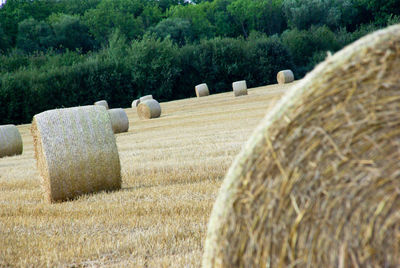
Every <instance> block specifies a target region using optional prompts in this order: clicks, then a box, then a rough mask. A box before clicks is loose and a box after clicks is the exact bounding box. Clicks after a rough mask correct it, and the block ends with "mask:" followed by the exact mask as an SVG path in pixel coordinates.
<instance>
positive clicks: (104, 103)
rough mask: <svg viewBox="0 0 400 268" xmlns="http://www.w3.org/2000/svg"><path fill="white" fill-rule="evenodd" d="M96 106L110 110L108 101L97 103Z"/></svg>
mask: <svg viewBox="0 0 400 268" xmlns="http://www.w3.org/2000/svg"><path fill="white" fill-rule="evenodd" d="M94 105H100V106H104V107H105V108H106V109H107V110H108V109H109V107H108V103H107V101H106V100H101V101H96V102H95V103H94Z"/></svg>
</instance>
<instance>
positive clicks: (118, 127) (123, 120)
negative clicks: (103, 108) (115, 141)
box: [108, 108, 129, 134]
mask: <svg viewBox="0 0 400 268" xmlns="http://www.w3.org/2000/svg"><path fill="white" fill-rule="evenodd" d="M108 113H109V114H110V119H111V126H112V130H113V132H114V134H118V133H122V132H127V131H128V129H129V119H128V116H127V115H126V113H125V111H124V110H123V109H121V108H115V109H110V110H108Z"/></svg>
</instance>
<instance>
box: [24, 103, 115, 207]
mask: <svg viewBox="0 0 400 268" xmlns="http://www.w3.org/2000/svg"><path fill="white" fill-rule="evenodd" d="M31 131H32V135H33V141H34V149H35V158H36V160H37V166H38V169H39V174H40V175H41V177H42V179H43V180H42V183H43V186H44V189H45V193H46V196H47V198H48V200H49V201H50V202H54V201H63V200H67V199H70V198H74V197H76V196H78V195H81V194H85V193H92V192H97V191H102V190H116V189H119V188H121V168H120V161H119V156H118V150H117V146H116V143H115V137H114V133H113V131H112V129H111V122H110V115H109V114H108V113H107V111H106V109H105V108H104V107H102V106H82V107H74V108H68V109H58V110H50V111H46V112H43V113H40V114H37V115H35V116H34V117H33V122H32V128H31Z"/></svg>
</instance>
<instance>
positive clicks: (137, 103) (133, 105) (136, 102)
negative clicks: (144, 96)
mask: <svg viewBox="0 0 400 268" xmlns="http://www.w3.org/2000/svg"><path fill="white" fill-rule="evenodd" d="M139 103H140V100H139V99H138V100H134V101H132V108H136V107H137V106H138V105H139Z"/></svg>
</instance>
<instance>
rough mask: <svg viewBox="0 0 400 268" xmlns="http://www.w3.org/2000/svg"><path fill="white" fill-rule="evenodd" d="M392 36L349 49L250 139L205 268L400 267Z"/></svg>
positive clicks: (228, 185)
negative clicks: (339, 265)
mask: <svg viewBox="0 0 400 268" xmlns="http://www.w3.org/2000/svg"><path fill="white" fill-rule="evenodd" d="M399 73H400V25H397V26H393V27H390V28H388V29H385V30H382V31H378V32H376V33H374V34H372V35H369V36H367V37H365V38H362V39H361V40H359V41H357V42H355V43H354V44H352V45H350V46H348V47H346V48H345V49H343V50H342V51H340V52H338V53H336V54H335V55H334V56H332V57H330V58H328V59H327V60H326V61H325V62H323V63H322V64H320V65H318V66H317V67H316V68H315V69H314V70H313V71H312V72H311V73H310V74H308V75H307V76H306V77H305V78H304V79H303V80H301V81H300V82H299V83H298V84H296V85H295V86H294V87H292V89H291V90H290V91H289V92H287V94H286V95H285V96H284V97H283V98H282V99H281V101H280V102H279V103H278V104H277V105H276V106H274V109H273V110H272V111H271V112H269V113H268V114H267V116H266V117H265V118H264V120H263V121H262V122H261V124H260V125H259V126H258V127H257V128H256V130H255V131H254V133H253V134H252V136H251V138H250V139H249V141H248V142H247V144H246V145H245V147H244V149H243V150H242V152H241V153H240V154H239V155H238V156H237V158H236V159H235V161H234V163H233V165H232V166H231V168H230V169H229V171H228V174H227V176H226V178H225V180H224V182H223V184H222V187H221V189H220V192H219V195H218V198H217V200H216V202H215V204H214V208H213V211H212V214H211V217H210V221H209V224H208V231H207V238H206V242H205V251H204V256H203V267H214V266H218V267H233V266H235V267H294V266H296V267H337V266H338V264H341V265H344V266H347V267H350V266H354V267H400V244H399V235H400V233H399V230H400V214H399V211H400V192H399V190H398V189H400V172H399V159H400V132H399V128H400V113H399V107H400V76H399V75H398V74H399Z"/></svg>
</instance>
